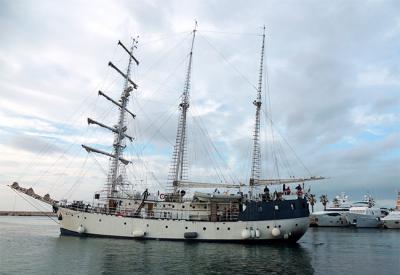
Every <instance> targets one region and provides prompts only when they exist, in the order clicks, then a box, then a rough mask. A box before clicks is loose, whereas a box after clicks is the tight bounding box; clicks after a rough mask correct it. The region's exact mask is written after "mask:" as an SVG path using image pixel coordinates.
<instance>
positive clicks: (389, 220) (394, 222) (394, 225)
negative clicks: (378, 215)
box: [382, 192, 400, 229]
mask: <svg viewBox="0 0 400 275" xmlns="http://www.w3.org/2000/svg"><path fill="white" fill-rule="evenodd" d="M382 222H383V227H384V228H391V229H400V192H397V204H396V208H395V210H393V211H391V212H389V214H388V215H387V216H386V217H384V218H382Z"/></svg>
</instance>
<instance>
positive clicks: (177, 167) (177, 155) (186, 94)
mask: <svg viewBox="0 0 400 275" xmlns="http://www.w3.org/2000/svg"><path fill="white" fill-rule="evenodd" d="M196 31H197V21H196V22H195V26H194V29H193V36H192V43H191V47H190V53H189V63H188V67H187V72H186V78H185V84H184V87H183V93H182V97H181V98H182V99H181V103H180V104H179V109H180V115H179V121H178V129H177V133H176V141H175V146H174V152H173V155H172V161H171V167H170V171H169V175H168V183H169V184H168V185H169V187H170V188H171V187H172V188H173V192H174V193H176V191H177V184H176V182H177V181H180V180H183V179H187V168H188V167H187V165H188V163H187V156H186V152H187V137H186V135H187V132H186V130H187V126H186V119H187V111H188V109H189V98H190V80H191V74H192V60H193V45H194V39H195V37H196ZM171 191H172V190H171Z"/></svg>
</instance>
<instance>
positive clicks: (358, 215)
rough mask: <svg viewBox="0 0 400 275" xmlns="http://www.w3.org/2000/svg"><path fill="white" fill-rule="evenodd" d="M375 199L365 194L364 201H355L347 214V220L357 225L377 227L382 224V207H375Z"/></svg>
mask: <svg viewBox="0 0 400 275" xmlns="http://www.w3.org/2000/svg"><path fill="white" fill-rule="evenodd" d="M374 204H375V203H374V200H373V199H372V197H371V196H370V195H365V196H364V200H363V201H359V202H355V203H354V204H353V206H352V207H350V209H349V212H348V213H347V214H346V218H347V221H348V222H349V223H350V224H351V225H354V226H356V227H372V228H376V227H379V226H380V225H381V224H382V221H381V209H380V208H378V207H374Z"/></svg>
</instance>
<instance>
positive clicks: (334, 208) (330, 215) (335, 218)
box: [310, 193, 351, 227]
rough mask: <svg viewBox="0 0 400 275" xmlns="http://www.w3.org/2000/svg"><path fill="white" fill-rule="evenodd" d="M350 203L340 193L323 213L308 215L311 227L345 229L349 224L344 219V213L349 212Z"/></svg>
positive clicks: (343, 194) (317, 212)
mask: <svg viewBox="0 0 400 275" xmlns="http://www.w3.org/2000/svg"><path fill="white" fill-rule="evenodd" d="M350 207H351V203H350V202H349V201H348V196H346V195H345V193H342V194H341V195H340V196H336V197H335V199H334V200H333V202H332V205H331V206H330V207H328V208H326V209H325V210H324V211H316V212H314V213H312V214H310V226H311V227H317V226H318V227H319V226H322V227H346V226H350V223H349V222H348V220H347V219H346V213H348V212H349V209H350Z"/></svg>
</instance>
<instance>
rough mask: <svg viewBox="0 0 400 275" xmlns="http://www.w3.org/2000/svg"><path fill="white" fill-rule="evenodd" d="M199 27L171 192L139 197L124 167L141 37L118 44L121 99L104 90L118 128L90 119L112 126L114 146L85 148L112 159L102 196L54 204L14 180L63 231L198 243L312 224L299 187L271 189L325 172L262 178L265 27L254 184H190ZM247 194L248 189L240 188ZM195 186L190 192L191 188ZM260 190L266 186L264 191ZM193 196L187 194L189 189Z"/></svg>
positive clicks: (272, 236)
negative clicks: (122, 57) (190, 115)
mask: <svg viewBox="0 0 400 275" xmlns="http://www.w3.org/2000/svg"><path fill="white" fill-rule="evenodd" d="M196 31H197V27H195V28H194V30H193V32H192V38H191V46H190V52H189V59H188V67H187V72H186V78H185V84H184V88H183V93H182V96H181V102H180V103H179V110H180V116H179V119H178V127H177V135H176V143H175V146H174V150H173V155H172V163H171V167H170V172H169V176H168V187H169V188H168V192H167V193H165V194H161V195H154V194H151V193H150V192H148V190H147V189H146V190H142V191H144V192H143V193H141V195H140V196H137V193H136V195H134V194H132V193H129V192H128V191H127V188H126V186H127V185H128V184H129V182H128V181H127V179H126V170H125V169H126V165H133V164H130V161H129V160H128V159H126V158H125V157H124V149H125V146H126V140H127V139H129V140H131V141H132V140H133V137H131V136H130V135H128V134H127V123H126V121H127V116H133V117H135V115H134V113H133V112H132V111H130V110H128V109H127V104H128V101H129V99H130V97H131V94H132V93H134V92H135V90H137V89H138V85H137V84H136V83H135V82H134V81H133V80H132V79H131V71H132V67H133V66H138V65H139V61H138V59H137V58H136V57H135V56H134V50H135V49H136V47H137V40H135V39H133V43H132V45H131V46H130V47H126V46H125V45H124V44H123V43H121V42H120V41H119V42H118V45H119V46H121V48H122V49H123V50H124V51H125V52H126V53H127V55H128V57H129V61H128V66H127V70H126V72H123V71H121V70H120V69H119V68H118V67H116V66H115V65H114V64H113V63H111V62H110V63H109V66H110V67H112V68H113V69H114V70H115V71H116V72H117V73H119V74H120V75H121V76H122V77H123V78H124V86H123V89H122V93H121V96H120V98H119V100H114V99H112V98H111V97H110V96H108V95H106V94H105V93H104V92H101V91H100V92H99V95H100V96H102V97H104V98H105V99H106V100H108V101H110V102H111V103H112V104H114V105H115V106H116V107H118V108H119V118H118V122H117V124H116V125H115V126H113V127H112V126H108V125H105V124H103V123H101V122H98V121H96V120H94V119H91V118H88V123H89V124H95V125H97V126H100V127H103V128H105V129H108V130H109V131H111V132H113V133H114V142H113V144H112V146H113V151H112V152H111V153H110V152H106V151H103V150H100V149H96V148H93V147H91V146H88V145H82V147H83V148H84V149H85V150H86V151H87V152H88V153H98V154H103V155H105V156H108V157H109V158H110V167H109V173H108V177H107V182H106V184H105V186H106V189H105V190H106V191H105V192H104V194H99V193H96V194H95V195H94V203H84V202H82V201H74V202H72V203H68V202H66V201H61V202H60V201H55V200H52V199H50V197H49V196H48V195H47V196H44V197H41V196H39V195H36V194H35V193H34V192H33V190H32V189H25V188H22V187H20V186H19V185H18V183H14V184H13V185H12V186H11V187H12V188H14V189H15V190H17V191H20V192H23V193H25V194H28V195H30V196H32V197H35V198H36V199H39V200H42V201H45V202H47V203H49V204H51V205H53V208H54V210H55V212H56V213H57V216H58V220H59V223H60V230H61V234H62V235H74V236H81V237H83V236H97V237H100V236H101V237H118V238H139V239H160V240H161V239H163V240H167V239H170V240H192V241H240V242H242V241H245V242H254V243H259V242H265V241H288V242H296V241H297V240H298V239H299V238H301V237H302V236H303V235H304V233H305V232H306V230H307V228H308V226H309V207H308V202H307V199H306V197H305V195H304V194H303V192H302V191H301V190H298V191H297V193H296V194H294V195H293V194H291V195H288V194H278V195H277V194H275V196H272V194H270V193H269V189H268V187H267V186H269V185H276V184H280V185H283V184H288V183H293V182H297V183H304V182H305V181H309V180H318V179H322V178H321V177H310V178H290V179H262V178H260V176H261V170H262V167H261V149H260V116H261V105H262V86H263V85H262V84H263V67H264V63H263V62H264V49H265V28H264V32H263V35H262V47H261V58H260V68H259V81H258V88H257V95H256V99H255V100H254V102H253V104H254V106H255V108H256V115H255V126H254V133H253V150H252V168H251V178H250V180H249V183H248V184H234V183H206V182H195V181H190V180H188V178H187V160H186V157H187V156H186V155H187V126H186V124H187V112H188V109H189V107H190V102H189V101H190V83H191V72H192V60H193V48H194V43H195V38H196ZM243 187H246V188H248V189H249V192H248V193H246V194H243V192H241V188H243ZM202 188H209V189H214V188H226V189H227V190H231V192H228V193H224V194H218V193H205V192H199V191H194V190H196V189H200V190H201V189H202ZM188 190H190V191H191V192H187V191H188ZM259 190H262V192H260V191H259ZM189 193H190V194H191V196H188V194H189Z"/></svg>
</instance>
